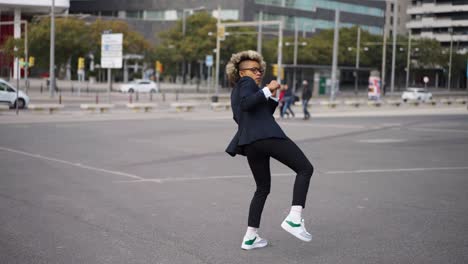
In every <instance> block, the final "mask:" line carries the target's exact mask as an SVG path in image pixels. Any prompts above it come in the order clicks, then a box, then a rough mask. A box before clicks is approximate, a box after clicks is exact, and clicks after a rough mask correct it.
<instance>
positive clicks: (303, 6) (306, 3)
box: [255, 0, 385, 17]
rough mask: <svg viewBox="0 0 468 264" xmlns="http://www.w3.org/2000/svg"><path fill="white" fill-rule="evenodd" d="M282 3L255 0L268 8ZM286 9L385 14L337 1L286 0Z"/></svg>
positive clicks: (370, 8) (372, 8) (273, 0)
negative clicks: (317, 9)
mask: <svg viewBox="0 0 468 264" xmlns="http://www.w3.org/2000/svg"><path fill="white" fill-rule="evenodd" d="M281 2H282V1H278V0H255V3H256V4H261V5H270V6H283V5H282V3H281ZM285 3H286V7H288V8H293V9H299V10H305V11H313V10H315V9H316V8H323V9H331V10H335V9H340V10H341V11H343V12H349V13H355V14H362V15H370V16H378V17H383V16H384V15H385V12H384V10H383V9H380V8H375V7H368V6H365V5H358V4H348V3H343V2H338V1H332V0H313V1H311V0H286V1H285Z"/></svg>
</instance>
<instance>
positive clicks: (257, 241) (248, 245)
mask: <svg viewBox="0 0 468 264" xmlns="http://www.w3.org/2000/svg"><path fill="white" fill-rule="evenodd" d="M267 245H268V241H267V240H266V239H264V238H261V237H260V236H259V235H256V236H255V237H254V238H253V239H248V238H246V237H244V240H243V241H242V245H241V248H242V249H244V250H251V249H254V248H262V247H266V246H267Z"/></svg>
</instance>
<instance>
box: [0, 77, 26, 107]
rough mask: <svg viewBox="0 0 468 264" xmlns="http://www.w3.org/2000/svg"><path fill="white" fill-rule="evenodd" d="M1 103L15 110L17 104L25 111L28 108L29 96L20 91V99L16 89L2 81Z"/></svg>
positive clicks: (0, 86) (0, 85)
mask: <svg viewBox="0 0 468 264" xmlns="http://www.w3.org/2000/svg"><path fill="white" fill-rule="evenodd" d="M17 98H18V100H17ZM0 103H7V104H8V105H9V106H10V107H15V108H16V103H18V108H20V109H24V108H27V107H28V104H29V96H28V95H27V94H25V93H24V92H23V91H21V90H20V91H18V97H16V88H15V87H13V85H11V84H10V83H8V82H7V81H5V80H3V79H0Z"/></svg>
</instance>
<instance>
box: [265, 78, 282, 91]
mask: <svg viewBox="0 0 468 264" xmlns="http://www.w3.org/2000/svg"><path fill="white" fill-rule="evenodd" d="M267 87H268V89H270V92H271V93H272V94H276V90H278V89H279V88H280V87H281V85H280V84H279V83H278V82H277V81H275V80H273V81H271V82H270V83H269V84H267Z"/></svg>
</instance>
